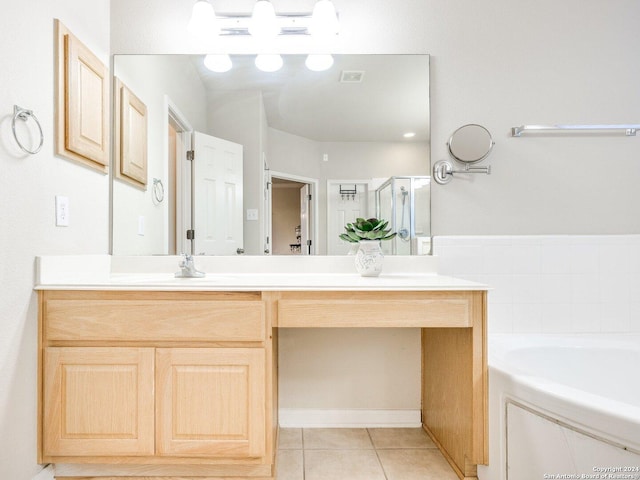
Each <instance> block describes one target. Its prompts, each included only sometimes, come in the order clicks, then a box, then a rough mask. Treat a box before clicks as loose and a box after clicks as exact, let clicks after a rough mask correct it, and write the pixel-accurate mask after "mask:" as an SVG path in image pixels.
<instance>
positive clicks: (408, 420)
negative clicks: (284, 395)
mask: <svg viewBox="0 0 640 480" xmlns="http://www.w3.org/2000/svg"><path fill="white" fill-rule="evenodd" d="M278 418H279V425H280V427H282V428H322V427H325V428H394V427H395V428H400V427H404V428H408V427H411V428H415V427H420V426H421V425H422V422H421V413H420V410H359V409H358V410H317V409H307V408H281V409H280V410H279V411H278Z"/></svg>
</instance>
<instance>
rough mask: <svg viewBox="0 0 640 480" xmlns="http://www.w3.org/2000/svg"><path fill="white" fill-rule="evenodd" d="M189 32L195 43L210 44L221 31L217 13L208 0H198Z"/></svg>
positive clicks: (193, 10) (192, 14)
mask: <svg viewBox="0 0 640 480" xmlns="http://www.w3.org/2000/svg"><path fill="white" fill-rule="evenodd" d="M187 32H188V33H189V36H190V37H191V38H192V40H193V41H194V43H197V44H205V45H210V44H211V43H212V42H213V41H214V40H215V37H216V36H218V35H219V33H220V26H219V24H218V21H217V18H216V13H215V11H214V10H213V6H212V5H211V4H210V3H209V1H208V0H198V1H197V2H196V3H195V5H194V6H193V9H192V11H191V19H190V20H189V24H188V25H187Z"/></svg>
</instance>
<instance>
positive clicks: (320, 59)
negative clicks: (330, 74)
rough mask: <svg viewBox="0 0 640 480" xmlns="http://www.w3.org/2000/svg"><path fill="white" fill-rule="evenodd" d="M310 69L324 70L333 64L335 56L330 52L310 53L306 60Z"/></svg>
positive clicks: (305, 62)
mask: <svg viewBox="0 0 640 480" xmlns="http://www.w3.org/2000/svg"><path fill="white" fill-rule="evenodd" d="M304 64H305V65H306V66H307V68H308V69H309V70H312V71H314V72H324V71H325V70H329V69H330V68H331V67H332V66H333V57H332V56H331V55H329V54H310V55H308V56H307V59H306V60H305V61H304Z"/></svg>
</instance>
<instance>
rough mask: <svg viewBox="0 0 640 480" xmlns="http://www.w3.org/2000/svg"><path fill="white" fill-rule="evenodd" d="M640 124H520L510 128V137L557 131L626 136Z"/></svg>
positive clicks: (639, 126) (632, 132)
mask: <svg viewBox="0 0 640 480" xmlns="http://www.w3.org/2000/svg"><path fill="white" fill-rule="evenodd" d="M639 129H640V124H630V125H521V126H519V127H512V128H511V136H512V137H520V136H521V135H522V134H523V133H527V132H532V133H535V132H554V131H555V132H558V131H584V132H591V131H596V130H599V131H609V130H611V131H623V132H624V134H625V135H626V136H628V137H631V136H635V134H636V131H637V130H639Z"/></svg>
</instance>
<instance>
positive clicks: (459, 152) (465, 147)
mask: <svg viewBox="0 0 640 480" xmlns="http://www.w3.org/2000/svg"><path fill="white" fill-rule="evenodd" d="M493 145H494V142H493V138H492V137H491V133H490V132H489V130H487V129H486V128H485V127H483V126H482V125H478V124H475V123H470V124H468V125H463V126H461V127H460V128H458V129H456V131H454V132H453V134H452V135H451V137H450V138H449V141H448V142H447V146H448V147H449V153H450V154H451V156H452V157H453V158H454V159H456V160H458V161H459V162H462V163H466V164H472V163H477V162H480V161H482V160H484V159H485V158H487V156H488V155H489V153H491V149H492V148H493Z"/></svg>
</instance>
